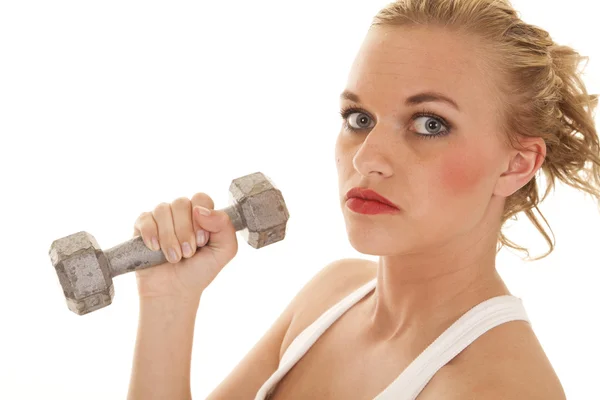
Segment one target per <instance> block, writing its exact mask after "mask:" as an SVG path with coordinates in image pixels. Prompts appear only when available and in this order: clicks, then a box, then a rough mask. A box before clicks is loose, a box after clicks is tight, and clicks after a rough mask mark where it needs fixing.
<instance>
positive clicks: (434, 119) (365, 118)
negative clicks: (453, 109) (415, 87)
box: [340, 107, 451, 139]
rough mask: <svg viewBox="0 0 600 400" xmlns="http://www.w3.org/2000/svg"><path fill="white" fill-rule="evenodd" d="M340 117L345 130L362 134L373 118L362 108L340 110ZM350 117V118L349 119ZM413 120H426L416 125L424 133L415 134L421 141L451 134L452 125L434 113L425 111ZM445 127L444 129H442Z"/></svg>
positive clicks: (413, 117)
mask: <svg viewBox="0 0 600 400" xmlns="http://www.w3.org/2000/svg"><path fill="white" fill-rule="evenodd" d="M340 116H341V117H342V119H343V120H344V128H346V129H348V130H349V131H351V132H357V133H358V132H360V131H363V130H366V129H370V128H372V126H371V127H370V128H369V125H370V124H369V121H370V120H371V122H372V119H371V117H370V116H369V115H368V114H367V113H366V112H365V111H363V110H361V109H360V108H356V107H346V108H342V110H340ZM349 117H350V118H349ZM411 120H413V121H419V120H424V122H421V123H418V122H417V123H415V125H416V127H417V129H418V130H420V131H421V132H423V130H425V131H424V132H423V133H420V132H414V133H415V135H417V137H418V138H420V139H435V138H437V137H440V136H446V135H448V134H449V133H450V130H451V125H450V124H449V123H448V122H446V120H445V119H443V118H442V117H440V116H438V115H435V114H433V113H430V112H427V111H426V110H423V112H421V113H417V114H415V115H413V116H412V118H411ZM442 127H443V128H442Z"/></svg>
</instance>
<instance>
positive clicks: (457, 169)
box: [439, 152, 486, 195]
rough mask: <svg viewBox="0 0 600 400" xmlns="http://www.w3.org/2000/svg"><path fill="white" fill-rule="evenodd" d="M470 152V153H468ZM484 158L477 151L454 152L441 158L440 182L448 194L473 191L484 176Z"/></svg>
mask: <svg viewBox="0 0 600 400" xmlns="http://www.w3.org/2000/svg"><path fill="white" fill-rule="evenodd" d="M469 153H470V154H469ZM484 165H486V163H485V161H484V158H483V157H482V156H481V155H478V154H477V152H468V153H467V152H456V153H455V154H452V155H448V156H446V157H445V158H443V159H442V161H441V163H440V168H441V170H440V173H439V177H440V183H441V186H442V187H443V188H444V191H445V192H446V193H448V194H449V195H461V194H465V193H468V192H473V191H474V190H476V189H477V187H478V186H480V185H481V184H482V183H483V180H484V179H485V176H486V170H485V168H482V166H484Z"/></svg>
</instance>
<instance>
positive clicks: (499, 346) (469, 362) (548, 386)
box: [445, 321, 566, 400]
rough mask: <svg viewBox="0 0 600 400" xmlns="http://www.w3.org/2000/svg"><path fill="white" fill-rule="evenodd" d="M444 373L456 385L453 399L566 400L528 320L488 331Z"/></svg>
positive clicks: (453, 388) (453, 390)
mask: <svg viewBox="0 0 600 400" xmlns="http://www.w3.org/2000/svg"><path fill="white" fill-rule="evenodd" d="M490 361H492V362H490ZM445 373H447V374H448V376H447V378H449V379H445V381H446V382H451V384H452V385H453V387H452V388H451V390H450V391H451V392H452V393H453V394H455V395H456V396H452V397H451V398H453V399H454V398H455V399H459V398H460V399H465V398H470V397H465V396H467V395H468V396H474V395H476V396H475V397H474V398H485V399H491V400H494V399H508V398H511V399H512V398H527V399H540V400H541V399H545V400H564V399H566V395H565V392H564V389H563V387H562V384H561V382H560V380H559V378H558V376H557V374H556V372H555V370H554V368H553V367H552V364H551V363H550V360H549V359H548V357H547V355H546V353H545V352H544V350H543V348H542V346H541V344H540V342H539V340H538V338H537V336H536V335H535V332H534V331H533V329H532V327H531V325H530V324H529V323H527V322H526V321H511V322H507V323H504V324H502V325H499V326H497V327H495V328H493V329H491V330H489V331H488V332H486V333H485V334H484V335H482V336H481V337H479V338H478V339H477V340H476V341H475V342H473V343H472V344H471V345H470V346H469V347H467V348H466V349H465V350H464V351H463V352H462V353H461V354H460V355H459V356H458V357H457V358H456V359H455V362H453V365H452V368H450V369H446V371H445ZM450 375H451V376H450ZM449 389H450V388H449Z"/></svg>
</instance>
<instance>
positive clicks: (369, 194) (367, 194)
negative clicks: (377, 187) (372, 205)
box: [346, 187, 400, 209]
mask: <svg viewBox="0 0 600 400" xmlns="http://www.w3.org/2000/svg"><path fill="white" fill-rule="evenodd" d="M351 197H358V198H361V199H365V200H373V201H378V202H380V203H383V204H387V205H388V206H390V207H394V208H397V209H400V207H398V206H397V205H395V204H394V203H392V202H391V201H389V200H388V199H386V198H385V197H383V196H382V195H380V194H379V193H377V192H376V191H374V190H373V189H369V188H361V187H354V188H352V189H350V190H349V191H348V193H346V199H349V198H351Z"/></svg>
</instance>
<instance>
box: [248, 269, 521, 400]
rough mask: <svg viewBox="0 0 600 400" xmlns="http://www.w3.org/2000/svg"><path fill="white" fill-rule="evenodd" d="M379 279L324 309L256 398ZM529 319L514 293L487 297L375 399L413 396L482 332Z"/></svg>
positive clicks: (267, 391) (264, 394)
mask: <svg viewBox="0 0 600 400" xmlns="http://www.w3.org/2000/svg"><path fill="white" fill-rule="evenodd" d="M376 282H377V279H376V278H375V279H373V280H371V281H370V282H368V283H366V284H365V285H363V286H361V287H360V288H358V289H357V290H355V291H354V292H352V293H350V295H348V296H346V297H345V298H344V299H342V300H341V301H340V302H339V303H337V304H336V305H334V306H333V307H331V308H330V309H329V310H327V311H326V312H325V313H323V314H322V315H321V316H320V317H319V318H318V319H317V320H316V321H315V322H313V323H312V324H311V325H310V326H308V327H307V328H306V329H305V330H304V331H302V333H300V334H299V335H298V336H297V337H296V338H295V339H294V341H293V342H292V343H291V344H290V346H289V347H288V348H287V349H286V351H285V353H284V354H283V357H282V358H281V361H280V363H279V368H278V369H277V371H275V372H274V373H273V375H271V377H270V378H269V379H268V380H267V381H266V382H265V383H264V384H263V386H262V387H261V388H260V389H259V391H258V393H257V394H256V397H255V400H266V399H268V397H267V396H269V395H270V394H271V393H272V392H273V391H274V390H275V387H276V386H277V384H278V383H279V381H280V380H281V379H282V378H283V377H284V376H285V374H287V373H288V371H289V370H290V369H291V368H292V367H293V366H294V365H295V364H296V363H297V362H298V360H300V358H302V356H304V354H306V352H307V351H308V349H309V348H310V347H311V346H312V345H313V344H314V343H315V342H316V341H317V339H318V338H319V337H320V336H321V335H322V334H323V332H325V331H326V330H327V328H329V327H330V326H331V325H332V324H333V323H334V322H335V321H336V320H337V319H338V318H339V317H340V316H342V314H344V313H345V312H346V311H348V309H350V308H351V307H352V306H353V305H354V304H356V303H357V302H358V301H359V300H360V299H362V298H363V297H364V296H366V295H367V294H369V293H370V292H371V291H372V290H373V289H375V284H376ZM515 320H523V321H527V322H528V323H530V324H531V321H529V318H528V316H527V312H526V311H525V308H524V307H523V302H522V300H521V299H520V298H519V297H515V296H498V297H494V298H491V299H488V300H486V301H484V302H482V303H480V304H478V305H477V306H475V307H473V308H472V309H471V310H469V311H468V312H466V313H465V314H463V315H462V316H461V317H460V318H459V319H458V320H457V321H456V322H454V324H452V325H451V326H450V327H449V328H448V329H446V330H445V331H444V332H443V333H442V334H441V335H440V336H438V338H437V339H436V340H435V341H434V342H433V343H431V344H430V345H429V346H428V347H427V348H426V349H425V350H424V351H423V352H422V353H421V354H420V355H419V356H418V357H417V358H415V359H414V360H413V362H412V363H411V364H410V365H409V366H408V367H407V368H406V369H405V370H404V371H403V372H402V373H401V374H400V375H399V376H398V377H397V378H396V379H395V380H394V381H393V382H392V383H390V385H389V386H388V387H387V388H385V389H384V390H383V391H382V392H381V393H379V394H378V395H377V396H376V397H375V399H374V400H392V399H393V400H414V399H415V398H416V397H417V396H418V395H419V393H421V391H422V390H423V388H425V386H426V385H427V383H428V382H429V381H430V380H431V378H432V377H433V376H434V375H435V374H436V372H437V371H438V370H439V369H440V368H442V367H443V366H444V365H446V364H447V363H448V362H449V361H451V360H452V359H453V358H454V357H456V356H457V355H458V354H459V353H460V352H461V351H463V350H464V349H465V348H466V347H467V346H469V345H470V344H471V343H472V342H474V341H475V340H476V339H477V338H478V337H479V336H481V335H483V334H484V333H485V332H487V331H488V330H489V329H492V328H494V327H496V326H498V325H501V324H503V323H505V322H509V321H515Z"/></svg>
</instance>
